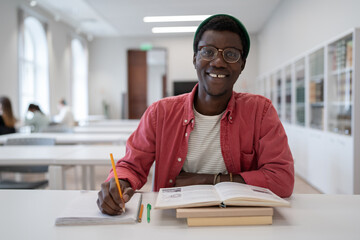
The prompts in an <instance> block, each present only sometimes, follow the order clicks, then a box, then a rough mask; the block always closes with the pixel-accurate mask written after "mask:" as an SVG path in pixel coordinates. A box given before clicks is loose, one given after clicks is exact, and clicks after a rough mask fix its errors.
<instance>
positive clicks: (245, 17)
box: [36, 0, 281, 37]
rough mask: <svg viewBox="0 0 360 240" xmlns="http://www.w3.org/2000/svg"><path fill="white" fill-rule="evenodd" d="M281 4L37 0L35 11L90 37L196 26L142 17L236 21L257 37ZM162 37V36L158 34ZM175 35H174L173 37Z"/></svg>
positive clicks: (268, 0) (258, 0)
mask: <svg viewBox="0 0 360 240" xmlns="http://www.w3.org/2000/svg"><path fill="white" fill-rule="evenodd" d="M280 2H281V0H221V1H211V0H60V1H56V0H37V3H38V5H37V6H36V7H39V6H40V7H42V8H44V9H46V10H47V11H48V12H50V13H51V14H52V15H53V16H54V18H55V19H57V20H59V21H63V22H66V23H67V24H70V25H72V26H73V27H75V28H76V29H78V31H81V32H83V33H85V34H88V35H89V36H94V37H106V36H151V35H154V34H153V33H151V28H152V27H155V26H157V27H161V26H196V25H198V24H199V22H185V23H144V22H143V17H145V16H169V15H211V14H216V13H227V14H230V15H233V16H235V17H237V18H239V19H240V20H241V21H242V22H243V24H244V25H245V26H246V28H247V29H248V31H249V32H250V33H257V32H258V31H260V30H261V28H262V27H263V26H264V24H266V21H267V20H268V19H269V18H270V17H271V14H272V12H273V11H274V9H275V8H276V7H277V6H278V4H279V3H280ZM176 34H178V35H179V33H176ZM157 35H161V34H157ZM173 35H174V34H173Z"/></svg>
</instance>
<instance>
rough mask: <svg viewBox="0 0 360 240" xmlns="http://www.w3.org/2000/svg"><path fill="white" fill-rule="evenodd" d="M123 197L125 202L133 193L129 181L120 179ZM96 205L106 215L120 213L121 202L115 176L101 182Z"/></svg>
mask: <svg viewBox="0 0 360 240" xmlns="http://www.w3.org/2000/svg"><path fill="white" fill-rule="evenodd" d="M119 182H120V186H121V191H122V194H123V199H124V201H125V203H126V202H128V201H129V200H130V198H131V197H132V196H133V195H134V192H135V191H134V189H132V188H131V185H130V183H129V182H127V181H124V180H120V179H119ZM97 205H98V207H99V209H100V211H101V212H102V213H105V214H108V215H120V214H122V213H123V211H122V208H123V202H122V201H121V199H120V195H119V191H118V189H117V186H116V181H115V178H111V180H110V181H108V182H104V183H102V184H101V190H100V191H99V193H98V200H97Z"/></svg>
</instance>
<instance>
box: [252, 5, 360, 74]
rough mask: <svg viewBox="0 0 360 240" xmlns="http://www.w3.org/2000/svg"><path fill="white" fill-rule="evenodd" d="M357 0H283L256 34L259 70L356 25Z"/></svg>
mask: <svg viewBox="0 0 360 240" xmlns="http://www.w3.org/2000/svg"><path fill="white" fill-rule="evenodd" d="M359 9H360V1H359V0H331V1H329V0H300V1H299V0H286V1H282V2H281V4H279V6H278V8H277V9H276V10H275V11H274V13H273V15H272V17H271V18H270V19H269V21H268V23H267V24H266V25H265V27H264V28H263V29H262V31H261V32H260V33H259V34H258V41H259V42H258V44H259V63H258V64H259V74H262V73H265V72H269V71H272V70H273V69H274V68H276V67H277V66H279V65H281V64H283V63H284V62H286V61H288V60H290V59H292V58H294V57H296V56H298V55H300V54H301V53H303V52H305V51H308V50H310V49H312V48H313V47H316V46H317V45H319V44H321V43H323V42H325V41H328V40H329V39H331V38H333V37H336V36H337V35H339V34H341V33H343V32H345V31H347V30H348V29H350V28H353V27H360V14H359Z"/></svg>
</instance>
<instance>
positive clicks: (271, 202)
mask: <svg viewBox="0 0 360 240" xmlns="http://www.w3.org/2000/svg"><path fill="white" fill-rule="evenodd" d="M215 205H223V206H226V205H229V206H267V207H277V206H282V207H289V206H290V203H289V202H288V201H286V200H284V199H282V198H280V197H279V196H277V195H276V194H274V193H273V192H271V191H270V190H269V189H266V188H261V187H256V186H251V185H247V184H242V183H235V182H221V183H218V184H216V185H192V186H186V187H174V188H161V189H160V191H159V194H158V197H157V199H156V204H155V208H159V209H170V208H182V207H202V206H215Z"/></svg>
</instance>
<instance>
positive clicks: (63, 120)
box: [53, 99, 75, 127]
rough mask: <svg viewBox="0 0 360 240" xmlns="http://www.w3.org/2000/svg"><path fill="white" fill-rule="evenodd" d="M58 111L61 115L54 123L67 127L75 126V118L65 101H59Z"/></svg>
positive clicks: (55, 118) (55, 117)
mask: <svg viewBox="0 0 360 240" xmlns="http://www.w3.org/2000/svg"><path fill="white" fill-rule="evenodd" d="M58 109H59V114H58V115H56V116H54V119H53V121H54V122H55V123H58V124H61V125H63V126H65V127H73V126H74V125H75V122H74V116H73V113H72V111H71V108H70V107H69V106H68V105H67V103H66V101H65V99H61V100H60V101H59V104H58Z"/></svg>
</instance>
